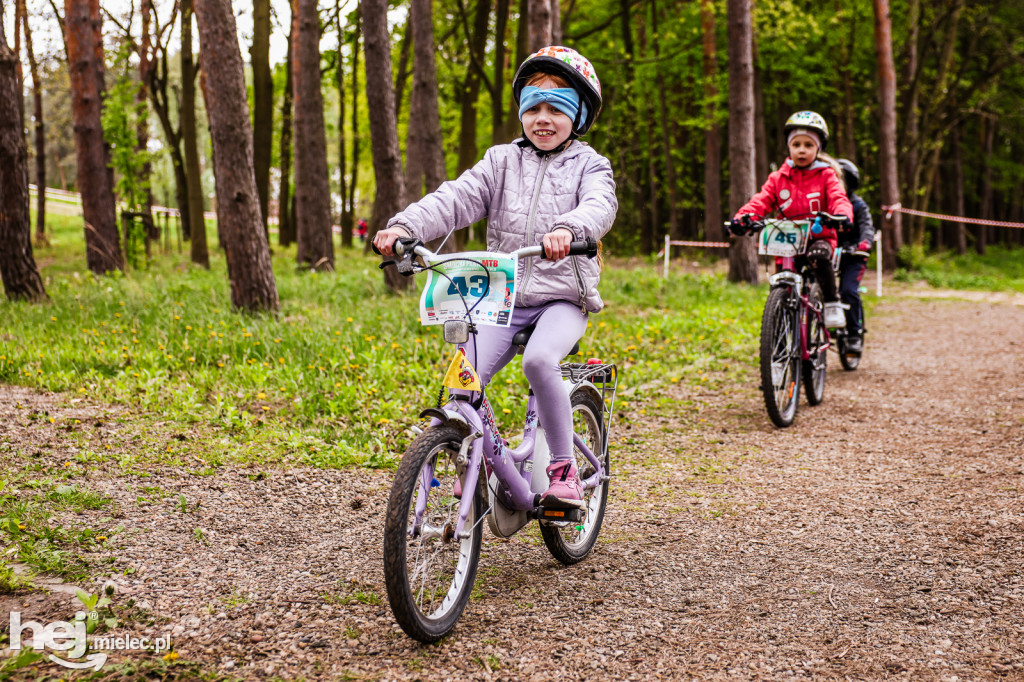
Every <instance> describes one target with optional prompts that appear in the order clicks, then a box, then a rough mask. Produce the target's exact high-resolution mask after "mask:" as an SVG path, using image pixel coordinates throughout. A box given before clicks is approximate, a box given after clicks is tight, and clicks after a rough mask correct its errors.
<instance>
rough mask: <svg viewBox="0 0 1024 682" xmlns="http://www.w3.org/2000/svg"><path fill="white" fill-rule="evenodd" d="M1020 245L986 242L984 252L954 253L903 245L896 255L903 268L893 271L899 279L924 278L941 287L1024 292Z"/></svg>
mask: <svg viewBox="0 0 1024 682" xmlns="http://www.w3.org/2000/svg"><path fill="white" fill-rule="evenodd" d="M1022 255H1024V253H1022V251H1021V250H1020V249H1007V248H1005V247H1001V246H990V247H989V248H988V249H987V250H986V253H985V255H984V256H979V255H978V254H977V253H973V252H972V253H967V254H965V255H963V256H958V255H956V254H955V253H952V252H948V251H944V252H941V253H937V254H930V255H925V254H924V253H923V251H922V250H921V249H914V248H905V249H903V250H902V251H901V252H900V259H901V261H902V262H904V263H906V264H907V265H906V267H905V268H901V269H900V270H897V271H896V279H897V280H900V281H903V282H915V281H919V280H924V281H925V282H927V283H928V284H929V285H931V286H933V287H938V288H943V289H975V290H981V291H1016V292H1024V258H1022Z"/></svg>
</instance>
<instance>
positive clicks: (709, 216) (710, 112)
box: [700, 0, 725, 242]
mask: <svg viewBox="0 0 1024 682" xmlns="http://www.w3.org/2000/svg"><path fill="white" fill-rule="evenodd" d="M700 17H701V33H702V35H703V38H704V41H703V42H704V96H705V97H706V98H707V100H708V104H707V108H706V109H705V121H706V125H707V130H706V132H705V133H704V238H705V239H707V240H709V241H718V242H720V241H722V240H723V239H724V238H725V235H724V234H723V230H722V127H721V126H720V125H719V124H718V120H717V114H718V107H717V106H715V99H716V98H717V97H718V85H717V82H716V80H717V78H718V56H717V55H718V50H717V48H716V46H715V2H714V0H701V3H700Z"/></svg>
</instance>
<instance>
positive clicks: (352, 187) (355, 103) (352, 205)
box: [348, 7, 398, 248]
mask: <svg viewBox="0 0 1024 682" xmlns="http://www.w3.org/2000/svg"><path fill="white" fill-rule="evenodd" d="M362 26H363V20H362V12H361V11H360V9H359V8H358V7H356V27H355V31H353V32H352V87H351V91H352V117H351V120H352V179H351V181H350V182H349V185H348V209H349V212H350V213H351V215H352V220H353V224H352V225H349V226H348V229H349V230H350V231H351V229H352V228H353V227H354V220H355V214H356V185H357V184H358V183H359V154H360V150H361V147H362V145H361V144H360V143H359V138H360V135H359V39H360V36H361V35H362ZM395 139H398V131H397V130H396V131H395ZM369 243H370V240H369V239H367V240H366V243H365V244H364V248H368V245H369Z"/></svg>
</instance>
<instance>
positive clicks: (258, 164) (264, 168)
mask: <svg viewBox="0 0 1024 682" xmlns="http://www.w3.org/2000/svg"><path fill="white" fill-rule="evenodd" d="M252 22H253V30H252V48H251V49H250V52H249V56H250V58H251V59H252V95H253V121H252V135H253V138H252V143H253V145H252V146H253V167H254V170H255V173H256V191H257V192H259V193H260V217H261V218H262V220H263V229H264V230H267V229H268V225H267V220H268V214H267V206H268V203H269V199H270V157H271V150H272V148H273V145H274V77H273V75H272V74H271V72H270V0H253V4H252ZM268 240H269V232H268Z"/></svg>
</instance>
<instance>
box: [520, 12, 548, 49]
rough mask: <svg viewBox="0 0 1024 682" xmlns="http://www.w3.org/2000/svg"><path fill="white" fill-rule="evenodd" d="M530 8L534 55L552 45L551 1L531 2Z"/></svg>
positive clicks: (531, 39)
mask: <svg viewBox="0 0 1024 682" xmlns="http://www.w3.org/2000/svg"><path fill="white" fill-rule="evenodd" d="M529 7H530V10H529V14H530V52H531V53H533V52H536V51H537V50H539V49H540V48H542V47H547V46H548V45H550V44H551V14H552V13H551V0H529ZM520 21H522V18H520Z"/></svg>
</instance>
